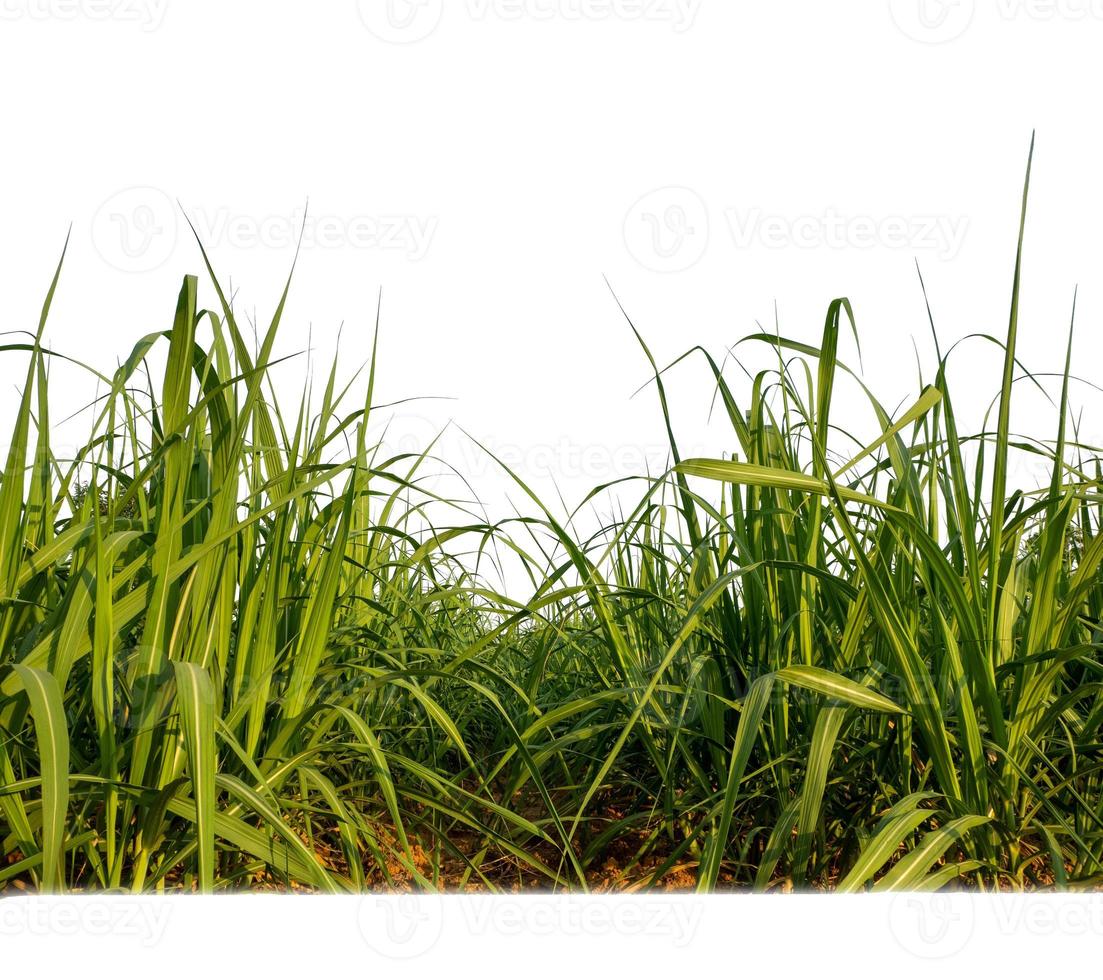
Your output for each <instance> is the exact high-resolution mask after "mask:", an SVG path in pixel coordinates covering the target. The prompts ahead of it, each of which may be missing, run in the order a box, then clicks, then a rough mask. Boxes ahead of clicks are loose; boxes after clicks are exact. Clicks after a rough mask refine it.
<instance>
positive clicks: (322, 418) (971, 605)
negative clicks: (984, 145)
mask: <svg viewBox="0 0 1103 980" xmlns="http://www.w3.org/2000/svg"><path fill="white" fill-rule="evenodd" d="M1028 182H1029V175H1028ZM1025 209H1026V192H1025V189H1024V195H1023V215H1024V222H1025ZM1021 257H1022V235H1021V234H1020V240H1019V251H1018V257H1017V260H1016V268H1015V276H1014V286H1013V290H1012V302H1011V315H1010V322H1009V329H1008V332H1007V335H1006V338H1005V340H1004V342H1003V344H1002V347H1003V358H1004V370H1003V374H1002V380H1001V381H1000V383H999V389H998V391H999V394H998V399H997V402H996V406H997V410H996V420H995V425H994V429H990V428H989V427H988V426H985V428H984V429H982V431H980V432H977V433H972V434H965V433H963V432H961V431H959V429H958V426H957V422H956V419H955V413H954V399H953V394H954V393H953V392H952V391H951V390H950V387H949V385H948V383H947V363H948V361H949V358H950V355H948V354H947V355H945V356H944V355H943V354H942V353H941V350H939V354H938V362H937V365H936V367H935V371H934V373H933V376H932V377H931V379H930V382H929V383H928V384H925V385H921V386H920V390H919V391H917V392H916V394H915V397H914V398H913V399H912V401H911V402H910V404H908V406H907V407H906V408H905V409H904V410H903V411H899V412H896V413H895V414H894V413H891V412H890V411H888V410H887V409H886V408H885V407H884V406H882V405H881V404H880V402H879V401H878V400H877V398H876V397H875V395H874V393H873V392H872V391H871V390H870V389H869V388H867V387H866V386H865V385H864V384H863V383H862V381H861V377H860V373H859V372H857V371H855V370H854V369H853V367H852V366H849V365H848V364H846V363H844V360H843V359H842V358H841V356H840V349H841V348H843V347H846V346H849V345H850V344H851V343H852V341H853V342H856V341H857V338H858V336H859V331H858V328H857V327H856V325H855V317H854V312H853V310H852V308H851V305H850V303H849V302H848V301H846V300H838V301H836V302H834V303H832V304H831V306H830V308H829V310H828V313H827V316H826V320H825V324H824V328H823V334H822V340H821V342H820V344H819V346H810V345H807V344H803V343H798V342H796V341H793V340H789V339H787V338H785V337H784V336H780V335H776V334H765V333H758V334H753V335H751V336H749V337H747V338H745V339H744V341H742V342H741V344H751V345H759V346H764V347H765V348H766V349H767V350H769V351H771V352H772V354H773V357H774V366H773V367H771V368H769V369H767V370H763V371H761V372H759V373H754V374H752V375H750V376H749V377H748V378H746V379H743V378H740V379H738V380H732V378H731V377H730V376H729V375H730V374H731V369H730V368H729V369H728V374H726V373H725V370H724V369H723V368H722V367H721V362H718V361H717V360H715V359H714V358H713V357H711V356H710V355H709V354H708V353H706V352H704V351H702V350H699V349H695V350H693V351H690V352H688V353H687V355H686V357H689V358H698V359H699V360H700V362H701V366H702V369H703V370H704V371H705V372H706V374H707V377H708V379H709V382H710V384H711V385H713V386H714V388H715V393H716V397H717V400H718V404H719V405H720V406H721V408H722V410H723V412H724V414H725V416H726V418H727V419H728V421H729V422H730V426H731V432H732V440H733V445H734V446H735V447H737V451H736V452H735V453H734V454H729V455H727V456H724V457H722V458H715V459H683V458H682V457H681V456H680V454H679V452H678V447H677V444H676V441H675V439H674V436H673V426H672V424H671V421H670V417H669V407H668V404H667V399H666V393H665V388H664V384H663V378H664V372H663V371H662V370H660V369H659V368H658V366H657V365H656V363H655V361H654V360H653V359H651V355H650V353H649V352H648V351H647V348H646V346H643V348H642V349H643V351H644V353H645V355H646V357H647V359H648V360H649V362H650V364H651V366H652V369H653V374H654V376H653V384H654V388H655V390H656V392H657V394H658V397H659V403H660V407H661V409H662V412H663V415H664V418H665V420H666V431H667V434H668V436H669V438H670V449H671V455H672V459H673V465H672V467H671V469H670V471H669V472H668V473H666V474H664V475H662V476H661V477H659V478H657V479H643V478H642V477H641V478H640V481H639V483H638V485H640V486H641V487H642V490H641V493H640V494H639V497H638V501H637V503H636V504H635V506H634V507H632V509H631V510H630V511H628V512H627V513H624V514H623V515H622V516H621V517H620V518H619V519H617V520H616V521H613V522H611V523H610V524H608V526H605V527H602V528H601V529H600V530H599V531H598V532H597V533H595V534H594V535H592V536H590V537H580V536H579V535H577V534H576V533H575V532H574V531H573V528H574V526H575V525H574V523H573V522H572V521H571V520H570V515H562V514H557V513H556V512H555V510H553V509H552V508H551V507H548V506H546V505H545V504H544V503H543V502H542V501H541V500H540V499H539V498H538V497H537V496H536V494H534V493H532V491H531V490H529V488H527V487H525V486H524V484H520V485H521V487H522V488H523V489H524V491H525V493H526V494H527V499H528V500H529V503H530V506H529V508H528V514H527V516H524V517H521V518H518V519H515V520H512V521H508V522H504V523H499V524H490V523H488V522H487V520H486V519H485V518H483V517H480V516H478V515H477V514H475V513H473V512H469V511H468V510H466V509H465V508H464V507H463V506H462V505H461V504H459V503H454V502H451V501H448V500H443V499H441V498H440V497H438V496H436V495H435V494H434V493H432V492H430V491H429V490H427V489H423V488H422V487H421V486H420V485H419V475H420V473H421V471H422V469H423V468H424V466H425V465H426V460H427V459H428V457H429V454H430V453H431V452H432V448H433V447H431V446H427V447H425V452H424V453H423V454H420V455H409V454H403V455H399V456H394V457H389V458H388V457H387V456H386V454H385V452H384V450H383V449H382V447H381V446H380V445H378V444H376V443H375V442H374V441H373V440H372V439H370V438H369V435H368V433H369V430H370V423H371V420H372V413H373V405H374V387H375V371H376V364H375V359H374V355H373V359H372V362H371V364H370V365H368V367H367V370H366V372H364V374H363V376H362V377H359V378H357V379H353V380H352V381H349V380H347V379H343V378H339V377H338V374H337V369H336V364H335V365H334V367H333V369H332V370H331V372H330V373H329V374H328V376H327V377H325V378H324V383H323V384H322V385H321V386H320V391H312V390H305V389H304V391H303V392H302V396H301V398H299V399H298V404H297V405H295V406H289V404H288V401H289V400H288V399H287V398H286V397H282V398H278V397H277V396H276V392H275V390H274V388H275V386H274V384H273V371H274V370H275V368H276V365H277V358H276V355H275V353H274V352H275V350H276V345H275V342H276V336H277V330H278V327H279V324H280V319H281V315H282V312H283V308H284V302H283V299H281V301H280V303H279V305H278V307H277V309H276V312H275V315H274V316H273V318H272V320H271V322H270V325H269V326H268V328H267V330H266V331H264V332H263V334H262V336H261V337H259V338H258V340H257V342H256V345H255V346H254V344H253V342H252V338H248V340H247V338H246V336H245V334H244V333H243V331H242V330H241V329H240V328H239V325H238V322H237V320H236V318H235V315H234V311H233V309H232V307H231V305H230V303H229V302H228V300H227V299H226V296H225V294H224V293H223V291H222V289H221V288H220V286H219V283H218V280H217V279H216V277H215V275H214V272H213V270H211V268H210V265H209V263H208V264H207V272H208V274H209V277H210V282H211V286H212V289H213V293H214V295H215V296H216V297H217V300H218V303H217V308H216V309H215V310H204V309H201V308H200V306H199V298H198V295H199V286H198V282H197V280H196V279H195V278H194V277H191V276H188V277H186V278H185V280H184V282H183V286H182V288H181V290H180V294H179V297H178V299H177V303H176V309H175V315H174V317H173V319H172V323H171V327H170V328H169V329H167V330H165V331H164V332H163V333H155V334H151V335H149V336H147V337H144V338H142V339H141V340H140V341H139V342H138V343H137V344H136V345H135V347H134V348H133V350H132V351H131V352H130V354H129V356H127V357H126V359H125V361H123V363H122V366H121V367H119V368H118V369H117V370H116V371H115V372H114V373H113V374H111V375H96V378H97V381H98V383H99V385H100V389H101V393H102V397H100V398H99V399H98V401H97V402H96V408H95V419H94V421H93V424H92V425H91V429H90V432H89V434H88V438H87V441H86V442H85V443H84V445H83V446H82V447H81V448H80V449H79V451H77V452H76V453H74V454H70V455H71V457H72V458H68V457H63V456H59V455H57V452H56V451H55V447H54V446H53V444H52V442H51V416H50V408H51V399H50V392H49V370H48V367H49V365H50V363H51V360H52V359H53V358H55V357H58V356H60V355H58V354H55V353H53V352H51V351H49V350H47V349H46V348H45V347H44V345H43V342H42V337H43V329H44V326H45V323H46V319H47V314H48V312H49V307H50V302H51V300H52V298H53V295H54V291H55V289H56V287H57V284H58V276H55V278H54V281H53V283H52V285H51V287H50V290H49V293H48V295H47V299H46V302H45V304H44V307H43V311H42V318H41V321H40V323H39V325H38V328H37V330H36V332H35V333H34V335H33V336H32V337H31V338H30V339H28V340H26V341H23V340H18V341H16V342H12V343H8V344H6V345H5V346H4V350H5V352H6V353H5V356H6V357H7V358H8V361H7V362H6V363H8V364H9V365H11V364H14V363H15V361H16V359H21V360H22V362H23V365H24V366H25V375H23V383H22V386H21V403H20V405H19V408H18V412H17V414H16V416H15V418H14V420H13V421H12V423H11V426H10V428H11V446H10V450H9V453H8V457H7V461H6V463H5V465H4V470H3V479H2V482H0V783H2V788H0V838H2V840H3V855H4V860H3V861H0V887H6V886H13V885H16V884H18V885H19V886H21V887H37V888H41V889H44V890H51V891H59V890H64V889H70V888H81V889H84V888H92V889H127V890H133V891H148V890H162V889H202V890H211V889H241V888H252V887H264V888H269V887H278V888H302V889H308V890H316V891H322V892H345V891H353V890H360V889H364V888H367V887H374V886H394V887H409V886H412V887H419V888H439V887H471V886H480V887H485V888H489V889H504V888H511V887H514V886H515V885H518V884H528V885H532V884H538V885H543V886H552V887H556V888H570V889H587V888H592V887H604V886H605V885H606V884H608V881H609V874H608V871H607V869H608V867H609V862H610V859H611V860H612V864H613V866H615V869H616V871H617V873H618V874H619V875H620V878H619V881H620V883H621V884H623V885H626V886H628V885H630V886H631V887H647V886H650V885H657V884H670V883H681V884H687V883H695V885H696V887H697V888H698V889H702V890H705V889H711V888H715V887H727V886H753V887H755V888H758V889H767V888H790V887H797V888H803V887H817V888H818V887H830V888H837V889H839V890H843V891H851V890H859V889H866V888H870V887H872V888H874V889H889V888H904V889H929V888H939V887H943V886H948V885H952V884H957V885H966V886H969V887H976V888H983V889H991V888H997V887H1012V888H1024V887H1039V886H1048V885H1057V886H1064V887H1085V886H1088V885H1090V884H1093V883H1098V881H1099V880H1100V876H1101V873H1103V867H1101V862H1103V776H1101V771H1100V770H1101V762H1103V755H1101V752H1100V747H1101V746H1100V726H1101V723H1103V698H1101V691H1103V685H1101V666H1103V664H1101V658H1100V644H1101V642H1103V636H1101V622H1103V573H1101V563H1103V495H1101V493H1100V489H1101V488H1100V481H1101V468H1100V461H1099V459H1098V458H1097V457H1096V456H1095V455H1094V454H1093V453H1092V451H1091V450H1089V449H1087V448H1086V447H1084V446H1082V445H1080V444H1079V443H1078V442H1077V441H1076V439H1075V438H1074V437H1070V431H1069V426H1068V423H1067V420H1068V418H1069V415H1070V409H1069V371H1068V361H1067V360H1066V369H1065V372H1064V377H1063V383H1062V384H1061V390H1060V396H1059V399H1058V401H1057V404H1056V413H1055V417H1056V421H1055V435H1054V438H1053V439H1052V440H1051V441H1048V442H1045V443H1038V442H1029V443H1026V442H1022V441H1020V440H1017V439H1015V438H1014V437H1013V435H1012V433H1011V431H1010V406H1011V402H1012V395H1013V388H1014V383H1015V380H1016V363H1017V361H1016V339H1017V330H1018V323H1017V320H1018V296H1019V279H1020V270H1021ZM204 260H206V256H205V255H204ZM58 274H59V275H60V267H59V270H58ZM286 295H287V292H286V289H285V291H284V299H285V298H286ZM931 326H932V333H933V329H934V325H933V322H932V325H931ZM934 340H935V344H936V348H937V346H938V338H937V335H936V334H935V335H934ZM641 345H642V339H641ZM744 349H745V348H743V347H742V346H739V345H737V346H736V347H735V348H734V349H733V353H734V355H735V358H734V363H735V365H736V367H737V368H738V367H739V366H740V364H741V360H740V353H741V351H742V350H744ZM1068 351H1069V355H1070V356H1071V351H1072V331H1071V328H1070V331H1069V341H1068ZM154 361H156V362H157V363H159V364H162V365H163V369H162V370H161V371H160V380H159V384H152V383H148V382H147V380H146V379H147V378H148V377H149V376H150V372H151V371H152V368H151V365H152V364H153V363H154ZM723 363H727V362H723ZM21 370H22V368H21ZM89 370H91V369H89ZM93 373H95V372H93ZM842 377H845V378H847V379H848V381H849V382H854V381H856V382H857V383H858V384H859V385H861V390H862V391H863V392H865V395H866V397H867V399H868V404H869V407H870V409H871V410H872V413H873V416H874V417H875V418H876V420H877V423H878V431H877V432H875V433H874V435H873V437H872V438H868V439H864V440H859V441H857V442H855V440H854V438H853V437H852V436H850V435H849V434H848V433H846V432H843V431H842V430H840V429H839V428H837V427H836V424H835V423H834V422H833V416H832V407H833V400H834V397H833V393H834V390H835V386H836V382H837V380H839V379H840V378H842ZM1039 383H1040V382H1039ZM283 387H284V388H286V386H283ZM310 406H315V407H314V408H311V407H310ZM318 406H320V407H318ZM1017 453H1031V454H1034V458H1036V459H1037V458H1040V459H1043V460H1044V461H1045V462H1046V464H1047V466H1048V468H1049V471H1050V474H1051V475H1050V478H1049V480H1048V482H1047V483H1046V484H1045V485H1043V486H1041V487H1037V488H1020V487H1016V486H1014V485H1013V483H1014V481H1012V480H1011V478H1010V476H1009V466H1010V464H1011V461H1012V460H1013V458H1014V455H1015V454H1017ZM967 459H972V462H967ZM518 483H520V480H519V479H518ZM628 485H629V486H630V485H631V484H628ZM601 492H603V490H602V488H598V489H597V490H595V495H596V494H599V493H601ZM621 496H622V499H624V492H623V488H622V494H621ZM506 554H508V555H509V556H511V558H510V560H512V561H514V562H520V563H521V566H522V567H523V569H524V570H525V572H526V573H527V578H528V580H529V581H531V583H532V587H531V589H529V590H527V591H525V592H524V594H520V595H518V594H515V595H512V596H511V595H506V594H505V592H504V589H503V587H502V586H501V585H500V584H497V582H498V579H497V578H496V577H491V576H489V575H484V574H482V572H483V571H486V570H490V569H493V568H494V567H495V565H496V563H497V562H498V561H499V560H500V558H501V556H503V555H506ZM514 591H515V592H516V591H517V590H514ZM679 876H680V877H679Z"/></svg>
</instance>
